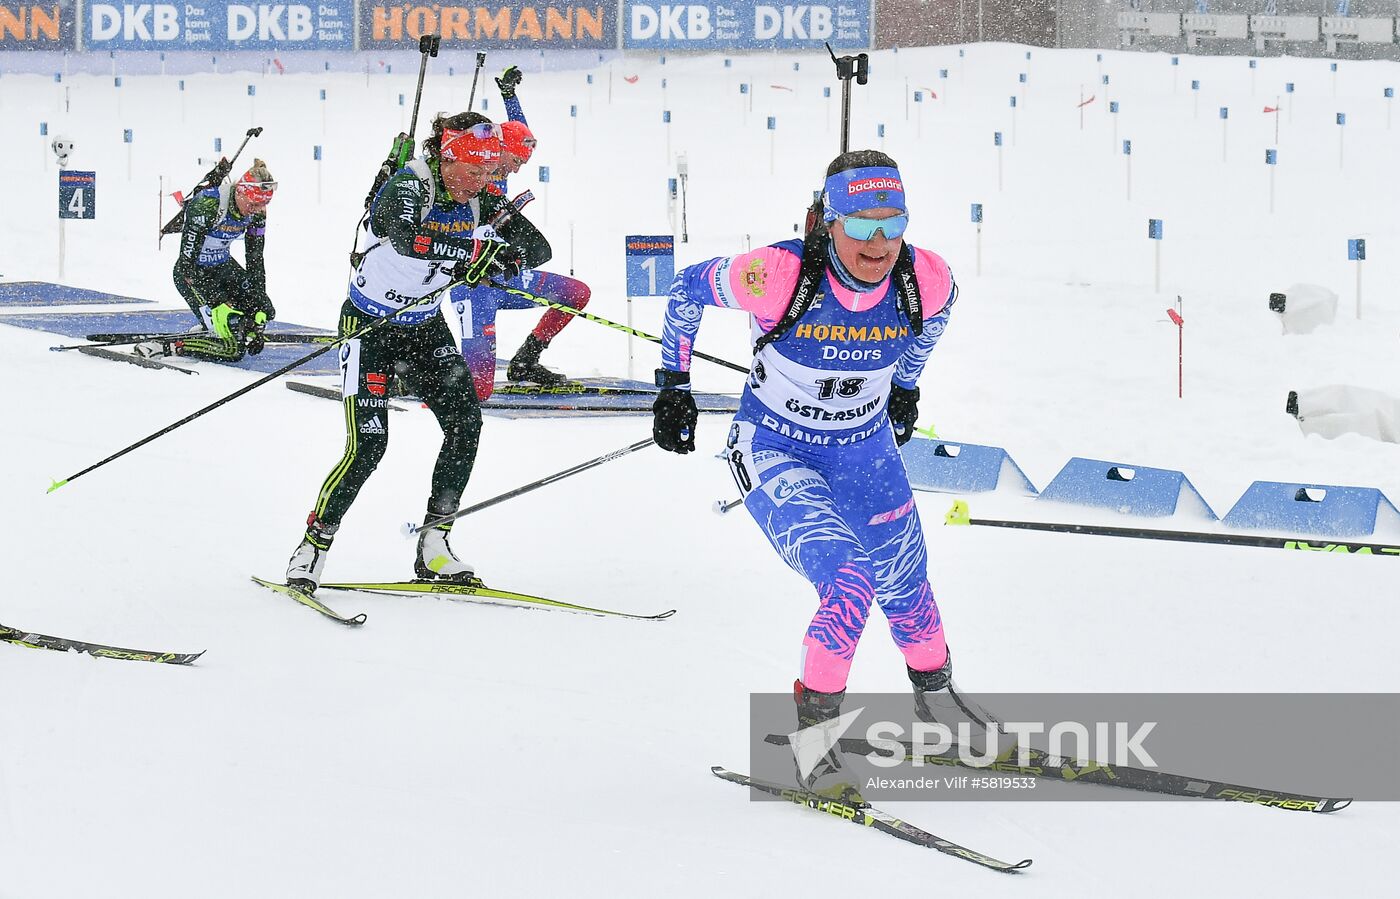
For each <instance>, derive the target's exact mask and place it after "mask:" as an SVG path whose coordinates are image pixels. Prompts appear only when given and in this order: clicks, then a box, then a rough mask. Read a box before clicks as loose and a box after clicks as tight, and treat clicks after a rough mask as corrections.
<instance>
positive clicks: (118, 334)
mask: <svg viewBox="0 0 1400 899" xmlns="http://www.w3.org/2000/svg"><path fill="white" fill-rule="evenodd" d="M213 336H214V334H213V333H212V332H210V331H176V332H174V333H170V334H156V333H142V332H139V331H105V332H100V333H97V334H87V335H84V337H83V339H84V340H91V341H94V342H96V343H99V344H106V345H108V346H120V345H121V344H124V343H141V342H143V341H147V340H187V339H189V338H192V337H213ZM335 341H336V336H335V335H334V334H315V333H311V332H303V331H266V332H264V333H263V343H334V342H335ZM50 349H55V350H56V349H79V347H62V348H60V347H50Z"/></svg>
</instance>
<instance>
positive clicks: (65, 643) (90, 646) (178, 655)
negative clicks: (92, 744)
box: [0, 624, 204, 665]
mask: <svg viewBox="0 0 1400 899" xmlns="http://www.w3.org/2000/svg"><path fill="white" fill-rule="evenodd" d="M0 641H3V642H5V643H13V644H14V645H16V646H27V647H29V648H30V649H52V650H54V651H56V652H84V653H87V654H88V655H90V656H95V657H97V658H99V659H125V660H127V661H131V662H159V663H161V664H165V665H188V664H190V663H191V662H193V661H194V660H195V659H197V658H199V657H200V656H202V655H204V651H203V650H200V651H199V652H152V651H150V650H146V649H122V648H121V647H119V646H106V645H104V644H102V643H84V642H83V641H81V640H69V639H67V638H65V637H51V636H49V635H48V634H33V633H30V632H29V631H22V630H19V629H17V628H13V627H6V626H5V625H3V624H0Z"/></svg>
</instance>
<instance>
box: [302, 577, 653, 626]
mask: <svg viewBox="0 0 1400 899" xmlns="http://www.w3.org/2000/svg"><path fill="white" fill-rule="evenodd" d="M321 589H322V590H354V591H358V592H360V593H374V594H377V595H381V596H386V595H387V596H404V595H411V594H431V595H433V596H440V597H442V598H443V599H451V600H455V601H457V602H478V603H483V604H485V605H500V606H510V607H512V608H540V609H562V610H563V611H566V612H580V613H582V614H585V615H600V616H604V617H611V618H632V619H635V620H640V621H663V620H665V619H667V618H670V617H671V616H672V615H674V614H676V610H675V609H670V610H668V611H665V612H660V613H657V614H655V615H639V614H635V613H632V612H618V611H615V610H613V609H595V608H593V607H592V606H580V605H576V604H574V603H571V602H561V601H560V600H557V599H546V598H545V597H543V596H532V595H530V594H528V593H516V592H514V591H512V590H496V589H494V588H492V587H488V586H486V585H485V584H484V583H482V581H481V580H480V579H479V578H472V579H471V580H470V581H468V582H466V583H454V582H452V581H388V582H384V583H369V582H366V583H355V584H322V585H321Z"/></svg>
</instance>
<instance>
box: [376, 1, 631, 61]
mask: <svg viewBox="0 0 1400 899" xmlns="http://www.w3.org/2000/svg"><path fill="white" fill-rule="evenodd" d="M424 34H437V35H441V37H442V43H443V46H444V47H446V46H452V47H457V48H468V49H473V50H490V49H493V48H495V49H501V48H507V47H508V48H513V49H517V50H521V49H531V50H547V49H580V48H581V49H588V48H595V49H599V50H612V49H616V47H617V0H599V2H595V3H589V2H586V0H585V2H581V3H568V2H559V0H553V2H528V0H527V2H519V0H516V2H509V0H506V2H503V0H481V2H477V3H471V2H440V3H384V2H376V0H362V2H361V5H360V48H361V49H363V50H371V49H375V48H381V47H382V48H410V47H417V46H418V38H419V36H421V35H424Z"/></svg>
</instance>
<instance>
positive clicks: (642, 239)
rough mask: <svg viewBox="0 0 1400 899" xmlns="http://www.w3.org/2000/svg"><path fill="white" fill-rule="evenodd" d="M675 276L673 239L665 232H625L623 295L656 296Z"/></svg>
mask: <svg viewBox="0 0 1400 899" xmlns="http://www.w3.org/2000/svg"><path fill="white" fill-rule="evenodd" d="M675 277H676V239H675V238H674V237H672V236H671V235H669V234H655V235H653V234H629V235H627V295H628V296H629V297H659V296H663V295H665V294H666V293H668V292H669V291H670V290H671V282H672V281H673V280H674V279H675Z"/></svg>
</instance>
